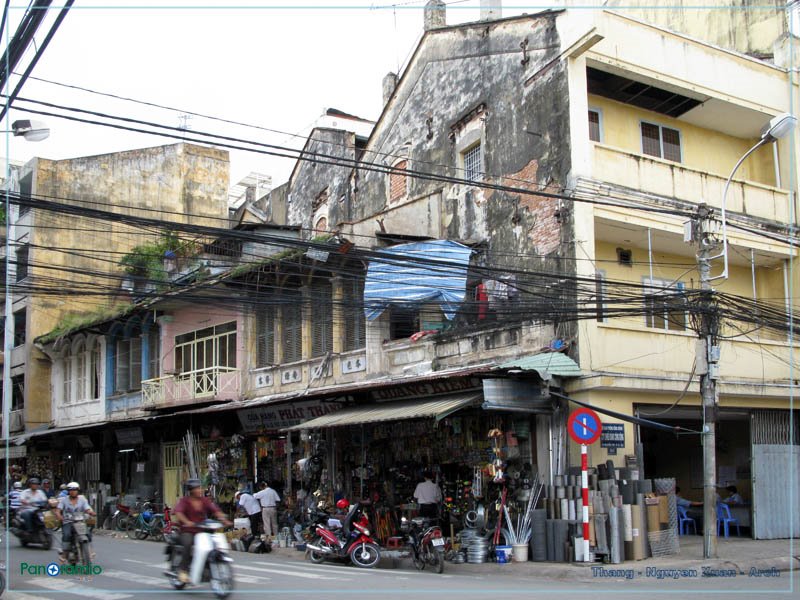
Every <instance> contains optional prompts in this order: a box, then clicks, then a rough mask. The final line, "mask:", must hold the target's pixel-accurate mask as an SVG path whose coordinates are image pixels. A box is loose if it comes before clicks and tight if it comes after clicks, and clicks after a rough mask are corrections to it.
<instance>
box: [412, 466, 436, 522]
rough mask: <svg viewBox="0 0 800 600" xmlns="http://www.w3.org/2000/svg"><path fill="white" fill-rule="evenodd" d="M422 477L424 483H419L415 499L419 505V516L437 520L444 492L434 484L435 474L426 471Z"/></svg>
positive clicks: (415, 491)
mask: <svg viewBox="0 0 800 600" xmlns="http://www.w3.org/2000/svg"><path fill="white" fill-rule="evenodd" d="M422 477H423V479H424V481H421V482H420V483H418V484H417V489H415V490H414V498H415V499H416V501H417V502H418V503H419V516H421V517H427V518H429V519H437V518H438V517H439V503H440V502H441V501H442V490H441V489H439V486H438V485H436V484H435V483H434V482H433V474H432V473H431V472H430V471H425V472H424V473H423V474H422Z"/></svg>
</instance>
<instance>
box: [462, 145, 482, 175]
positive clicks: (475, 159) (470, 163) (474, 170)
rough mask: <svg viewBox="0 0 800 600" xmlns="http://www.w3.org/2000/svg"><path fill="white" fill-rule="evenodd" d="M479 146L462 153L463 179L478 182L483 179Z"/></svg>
mask: <svg viewBox="0 0 800 600" xmlns="http://www.w3.org/2000/svg"><path fill="white" fill-rule="evenodd" d="M482 157H483V155H482V154H481V145H480V144H477V145H475V146H473V147H472V148H470V149H469V150H467V151H466V152H464V179H466V180H467V181H480V180H481V179H483V172H482V170H481V169H482V165H481V163H482V162H483V160H482Z"/></svg>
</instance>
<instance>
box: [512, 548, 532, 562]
mask: <svg viewBox="0 0 800 600" xmlns="http://www.w3.org/2000/svg"><path fill="white" fill-rule="evenodd" d="M512 556H513V560H514V562H528V544H514V546H513V550H512Z"/></svg>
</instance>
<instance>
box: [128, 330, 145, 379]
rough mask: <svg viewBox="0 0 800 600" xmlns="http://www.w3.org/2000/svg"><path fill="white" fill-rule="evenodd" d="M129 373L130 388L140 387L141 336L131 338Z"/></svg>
mask: <svg viewBox="0 0 800 600" xmlns="http://www.w3.org/2000/svg"><path fill="white" fill-rule="evenodd" d="M130 357H131V358H130V363H131V367H130V370H131V374H130V389H131V390H140V389H142V338H141V337H139V336H135V337H132V338H131V355H130Z"/></svg>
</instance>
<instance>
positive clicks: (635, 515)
mask: <svg viewBox="0 0 800 600" xmlns="http://www.w3.org/2000/svg"><path fill="white" fill-rule="evenodd" d="M640 495H641V494H640ZM644 524H645V518H644V506H642V505H640V504H637V505H635V506H632V507H631V546H632V547H631V551H630V552H628V551H627V549H626V552H625V554H626V556H629V557H630V558H633V560H643V559H644V558H645V540H646V539H647V536H646V535H644V533H645V532H644Z"/></svg>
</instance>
